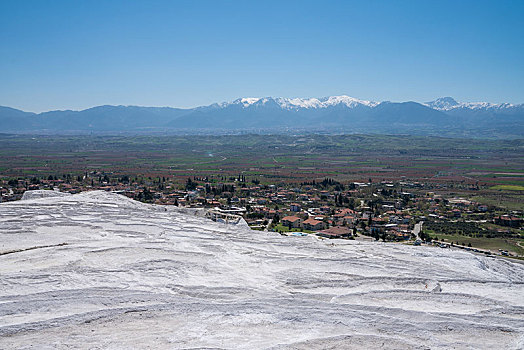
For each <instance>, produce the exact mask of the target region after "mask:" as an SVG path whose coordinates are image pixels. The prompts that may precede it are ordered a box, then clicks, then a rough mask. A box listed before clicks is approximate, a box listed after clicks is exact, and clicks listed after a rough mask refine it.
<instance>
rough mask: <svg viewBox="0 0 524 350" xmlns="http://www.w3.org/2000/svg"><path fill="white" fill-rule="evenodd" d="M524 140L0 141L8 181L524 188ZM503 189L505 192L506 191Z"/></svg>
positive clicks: (25, 138) (31, 138) (6, 138)
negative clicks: (106, 177)
mask: <svg viewBox="0 0 524 350" xmlns="http://www.w3.org/2000/svg"><path fill="white" fill-rule="evenodd" d="M523 155H524V141H523V140H470V139H446V138H438V137H412V136H383V135H382V136H381V135H300V136H284V135H233V136H135V137H130V136H35V135H33V136H15V135H0V159H1V161H0V174H1V175H2V176H11V177H16V176H27V175H38V176H45V175H49V174H53V175H54V174H56V173H60V172H64V173H79V174H81V173H83V172H86V171H90V170H98V171H106V172H111V173H116V174H118V173H122V174H124V173H125V174H130V175H135V174H136V175H144V176H172V177H175V178H181V179H185V178H187V177H188V176H200V177H202V176H235V175H238V173H239V172H241V173H242V174H244V175H245V176H251V177H258V178H259V179H260V180H261V181H263V182H268V183H270V182H275V181H283V182H288V183H292V182H302V181H308V180H311V179H317V178H324V177H330V178H334V179H336V180H337V181H359V180H361V181H367V180H368V179H369V178H372V179H373V180H377V181H379V180H380V181H382V180H399V179H403V178H409V179H411V180H420V181H428V180H429V181H431V182H434V183H439V182H455V183H463V184H464V183H470V184H477V183H478V184H479V185H481V186H484V187H486V188H490V189H491V190H493V191H495V192H496V191H521V190H522V188H523V187H524V157H523ZM501 186H502V187H501Z"/></svg>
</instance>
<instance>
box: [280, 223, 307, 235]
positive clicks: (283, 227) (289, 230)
mask: <svg viewBox="0 0 524 350" xmlns="http://www.w3.org/2000/svg"><path fill="white" fill-rule="evenodd" d="M273 229H274V230H275V231H277V232H305V233H313V231H309V230H304V229H301V228H292V229H289V227H287V226H284V225H282V224H278V225H276V226H275V227H274V228H273Z"/></svg>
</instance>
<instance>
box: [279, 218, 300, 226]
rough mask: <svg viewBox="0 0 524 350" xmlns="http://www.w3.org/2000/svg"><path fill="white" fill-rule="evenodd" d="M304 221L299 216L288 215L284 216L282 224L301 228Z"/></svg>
mask: <svg viewBox="0 0 524 350" xmlns="http://www.w3.org/2000/svg"><path fill="white" fill-rule="evenodd" d="M302 221H303V220H302V218H299V217H298V216H286V217H284V218H282V225H284V226H287V227H291V228H301V227H302Z"/></svg>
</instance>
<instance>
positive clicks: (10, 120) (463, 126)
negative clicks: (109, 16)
mask: <svg viewBox="0 0 524 350" xmlns="http://www.w3.org/2000/svg"><path fill="white" fill-rule="evenodd" d="M0 132H2V133H15V134H20V133H24V134H28V133H40V134H75V133H78V134H85V133H94V134H115V133H137V134H147V133H187V134H190V133H208V134H214V133H217V134H224V133H239V132H242V133H244V132H254V133H279V132H286V133H287V132H320V133H388V134H413V135H441V136H455V137H487V138H521V137H523V135H524V104H518V105H514V104H509V103H502V104H492V103H488V102H464V103H461V102H457V101H456V100H454V99H453V98H451V97H443V98H439V99H436V100H434V101H431V102H426V103H418V102H412V101H410V102H389V101H384V102H373V101H366V100H359V99H356V98H353V97H349V96H331V97H325V98H309V99H303V98H281V97H279V98H272V97H265V98H239V99H237V100H234V101H232V102H223V103H215V104H212V105H209V106H202V107H196V108H190V109H180V108H171V107H138V106H109V105H105V106H97V107H93V108H89V109H85V110H81V111H72V110H63V111H49V112H43V113H31V112H24V111H21V110H17V109H14V108H10V107H1V106H0Z"/></svg>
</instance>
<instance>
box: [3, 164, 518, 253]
mask: <svg viewBox="0 0 524 350" xmlns="http://www.w3.org/2000/svg"><path fill="white" fill-rule="evenodd" d="M0 186H1V188H0V191H1V199H2V201H12V200H18V199H21V198H22V196H23V193H24V192H25V191H27V190H42V189H43V190H54V191H61V192H68V193H72V194H75V193H80V192H83V191H90V190H105V191H112V192H116V193H120V194H123V195H125V196H127V197H130V198H133V199H135V200H138V201H142V202H147V203H154V204H157V205H174V206H180V207H194V208H195V207H196V208H209V209H212V210H213V212H214V213H215V215H214V216H213V219H214V220H220V218H221V217H223V216H228V217H230V218H231V217H238V216H241V217H242V218H243V219H245V221H246V222H247V223H248V225H249V226H250V227H251V229H253V230H261V231H274V232H278V233H280V234H282V235H295V236H302V235H309V234H313V235H316V236H318V237H319V238H341V239H351V240H354V239H357V240H370V241H381V242H386V241H387V242H403V243H409V244H414V245H420V244H428V243H429V244H433V245H437V246H438V247H441V248H449V247H455V248H461V249H466V250H473V251H474V252H477V253H484V254H487V255H491V254H493V255H504V256H508V257H514V258H522V257H523V255H524V254H523V252H524V248H523V247H522V245H521V244H522V242H523V240H522V237H523V235H524V233H523V231H522V223H523V219H522V214H523V213H522V212H521V211H518V210H512V211H508V210H506V209H504V208H499V207H497V206H494V205H488V204H484V203H479V202H476V201H472V200H469V199H466V198H463V197H460V196H459V195H458V194H457V193H454V192H452V191H450V189H449V188H448V187H447V186H446V185H445V184H442V183H438V184H428V183H422V182H418V181H409V180H407V179H406V180H405V181H374V180H373V179H371V178H370V179H368V181H366V182H349V183H345V184H344V183H341V182H338V181H336V180H334V179H331V178H325V179H322V180H318V181H316V180H312V181H308V182H302V183H296V184H283V183H280V184H279V183H275V184H270V183H264V184H262V183H261V182H260V180H259V179H257V178H247V177H246V176H245V175H243V174H242V173H240V174H238V176H234V177H224V176H217V175H213V176H208V177H189V178H187V179H186V181H185V183H180V181H176V179H175V178H174V177H171V178H170V177H156V178H151V177H146V178H144V177H132V176H128V175H119V176H117V175H115V174H112V173H104V172H98V171H92V172H85V173H83V174H81V175H80V174H77V175H73V174H62V175H60V176H59V175H49V176H47V177H45V178H37V177H28V178H18V179H9V180H7V179H4V180H1V182H0Z"/></svg>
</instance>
